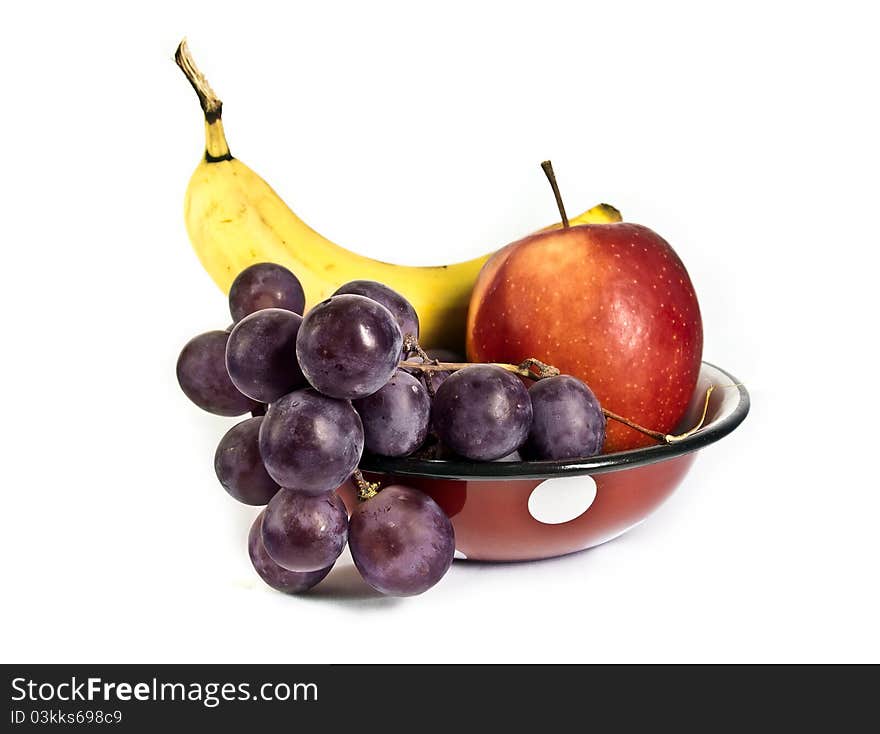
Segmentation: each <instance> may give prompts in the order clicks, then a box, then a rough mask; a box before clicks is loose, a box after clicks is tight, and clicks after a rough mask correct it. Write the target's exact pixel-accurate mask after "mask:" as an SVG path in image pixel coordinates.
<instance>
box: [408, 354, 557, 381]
mask: <svg viewBox="0 0 880 734" xmlns="http://www.w3.org/2000/svg"><path fill="white" fill-rule="evenodd" d="M474 364H476V363H474V362H438V361H437V360H436V359H430V358H429V361H428V362H426V363H424V362H401V363H400V367H404V368H406V369H410V370H422V372H456V371H458V370H463V369H464V368H465V367H473V366H474ZM479 364H489V365H491V366H492V367H500V368H501V369H503V370H507V371H508V372H513V373H514V374H515V375H519V376H520V377H528V378H529V379H532V380H541V379H543V378H545V377H556V375H558V374H559V370H558V369H556V368H555V367H552V366H551V365H549V364H544V363H543V362H542V361H541V360H540V359H534V358H533V357H530V358H529V359H526V360H523V361H522V362H520V363H519V364H505V363H504V362H481V363H479Z"/></svg>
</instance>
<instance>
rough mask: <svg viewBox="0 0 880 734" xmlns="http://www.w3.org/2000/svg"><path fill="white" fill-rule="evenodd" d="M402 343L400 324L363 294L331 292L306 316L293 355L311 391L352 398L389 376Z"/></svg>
mask: <svg viewBox="0 0 880 734" xmlns="http://www.w3.org/2000/svg"><path fill="white" fill-rule="evenodd" d="M402 343H403V337H402V336H401V333H400V327H398V325H397V322H396V321H395V320H394V317H393V316H392V315H391V312H390V311H389V310H388V309H387V308H385V307H384V306H383V305H381V304H380V303H377V302H376V301H373V300H371V299H369V298H365V297H364V296H355V295H342V296H333V297H332V298H328V299H327V300H326V301H323V302H322V303H319V304H318V305H317V306H315V307H314V308H313V309H312V310H311V311H309V312H308V313H307V314H306V317H305V318H304V319H303V322H302V326H300V329H299V337H298V338H297V340H296V356H297V358H298V359H299V364H300V366H301V367H302V371H303V373H304V374H305V376H306V379H307V380H308V381H309V382H310V383H311V385H312V387H314V388H315V389H316V390H318V391H320V392H322V393H324V394H325V395H328V396H330V397H332V398H340V399H347V400H356V399H357V398H364V397H366V396H367V395H370V394H372V393H374V392H376V390H378V389H379V388H380V387H382V386H383V385H384V384H385V383H386V382H388V380H390V379H391V377H392V375H394V373H395V371H396V370H397V364H398V360H399V358H400V350H401V345H402Z"/></svg>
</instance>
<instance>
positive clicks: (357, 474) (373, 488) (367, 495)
mask: <svg viewBox="0 0 880 734" xmlns="http://www.w3.org/2000/svg"><path fill="white" fill-rule="evenodd" d="M351 478H352V479H353V480H354V483H355V486H356V487H357V490H358V491H357V498H358V499H359V500H360V501H361V502H366V501H367V500H368V499H371V498H373V497H375V496H376V495H377V494H379V482H368V481H367V480H366V479H364V475H363V474H361V470H360V469H355V470H354V474H352V475H351Z"/></svg>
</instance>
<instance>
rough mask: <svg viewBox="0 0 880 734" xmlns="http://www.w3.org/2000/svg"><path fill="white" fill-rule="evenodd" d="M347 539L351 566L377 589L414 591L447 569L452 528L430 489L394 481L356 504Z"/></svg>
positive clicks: (452, 550) (452, 549)
mask: <svg viewBox="0 0 880 734" xmlns="http://www.w3.org/2000/svg"><path fill="white" fill-rule="evenodd" d="M348 543H349V547H350V548H351V557H352V559H354V564H355V566H357V569H358V571H360V573H361V576H363V577H364V581H366V582H367V583H368V584H369V585H370V586H372V587H373V588H374V589H376V591H380V592H381V593H383V594H389V595H392V596H412V595H414V594H421V593H422V592H423V591H427V590H428V589H430V588H431V587H432V586H433V585H434V584H436V583H437V582H438V581H439V580H440V579H441V578H443V575H444V574H445V573H446V572H447V571H448V570H449V566H450V565H452V556H453V554H454V553H455V532H454V531H453V529H452V523H451V522H450V521H449V518H448V517H446V514H445V513H444V512H443V510H441V509H440V506H439V505H438V504H437V503H436V502H434V500H432V499H431V498H430V497H429V496H428V495H426V494H424V493H423V492H419V491H418V490H415V489H411V488H410V487H404V486H401V485H392V486H390V487H386V488H385V489H383V490H382V491H381V492H379V494H377V495H376V496H375V497H373V498H371V499H368V500H367V501H366V502H362V503H361V504H359V505H358V506H357V507H356V508H355V510H354V512H352V514H351V520H350V521H349V528H348Z"/></svg>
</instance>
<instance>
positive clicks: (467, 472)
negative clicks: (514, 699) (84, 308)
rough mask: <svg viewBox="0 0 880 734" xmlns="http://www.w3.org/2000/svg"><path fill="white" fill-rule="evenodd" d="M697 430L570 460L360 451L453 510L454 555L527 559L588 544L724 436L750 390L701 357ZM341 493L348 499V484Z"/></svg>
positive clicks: (620, 528)
mask: <svg viewBox="0 0 880 734" xmlns="http://www.w3.org/2000/svg"><path fill="white" fill-rule="evenodd" d="M712 385H714V386H715V390H714V392H713V393H712V397H711V399H710V401H709V408H708V411H707V414H706V421H705V423H704V425H703V427H702V428H700V430H698V431H696V432H695V433H694V434H693V435H691V436H689V437H688V438H686V439H684V440H682V441H680V442H677V443H673V444H665V445H658V446H652V447H649V448H642V449H636V450H634V451H622V452H620V453H616V454H604V455H602V456H594V457H592V458H590V459H578V460H574V461H509V462H507V461H505V462H488V463H479V462H471V461H466V460H452V461H445V460H437V459H413V458H405V459H388V458H381V457H364V460H363V461H362V463H361V467H362V469H363V470H364V473H365V475H366V476H367V478H369V479H370V480H371V481H379V482H381V483H382V484H384V485H387V484H391V483H400V484H406V485H409V486H412V487H416V488H418V489H420V490H422V491H423V492H426V493H427V494H429V495H431V497H433V498H434V499H435V500H436V501H437V503H438V504H439V505H440V506H441V507H442V508H443V509H444V510H445V511H446V513H447V514H448V515H449V517H450V518H451V519H452V524H453V526H454V527H455V545H456V552H455V555H456V558H467V559H471V560H479V561H525V560H535V559H539V558H551V557H553V556H561V555H564V554H566V553H573V552H574V551H579V550H584V549H586V548H592V547H593V546H595V545H599V544H600V543H605V542H607V541H609V540H611V539H613V538H616V537H618V536H619V535H622V534H623V533H625V532H626V531H627V530H629V529H630V528H632V527H635V526H636V525H638V524H639V523H640V522H642V521H643V520H644V519H645V518H647V517H648V515H650V514H651V513H652V512H653V511H654V510H655V509H657V507H659V506H660V505H661V504H662V503H663V501H664V500H665V499H666V498H667V497H669V496H670V495H671V494H672V492H673V491H674V490H675V488H676V487H678V485H679V484H680V483H681V481H682V480H683V479H684V476H685V474H687V472H688V469H690V466H691V464H692V463H693V461H694V459H695V458H696V452H697V451H698V450H700V449H702V448H704V447H705V446H708V445H709V444H711V443H714V442H715V441H718V440H719V439H721V438H723V437H724V436H726V435H727V434H728V433H730V432H731V431H733V430H734V429H735V428H736V427H737V426H738V425H739V424H740V423H742V422H743V420H744V419H745V417H746V415H747V414H748V412H749V394H748V392H747V391H746V389H745V387H743V386H742V385H741V384H740V383H739V381H738V380H736V379H735V378H734V377H733V376H732V375H730V374H729V373H727V372H725V371H724V370H722V369H720V368H718V367H715V366H714V365H711V364H709V363H707V362H704V363H703V366H702V369H701V371H700V379H699V381H698V383H697V388H696V390H695V391H694V396H693V399H692V400H691V406H690V408H689V409H688V412H687V414H686V415H685V417H684V418H683V419H682V422H681V429H680V430H682V431H685V430H687V429H688V428H690V427H691V426H693V425H695V424H696V423H697V421H698V420H699V417H700V416H701V415H702V412H703V406H704V404H705V396H706V390H707V389H708V388H709V387H710V386H712ZM340 491H341V493H342V495H343V498H344V499H345V501H346V504H348V505H349V507H351V506H353V504H354V502H355V501H356V500H355V493H354V487H353V486H350V485H346V486H344V487H342V488H341V490H340Z"/></svg>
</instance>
